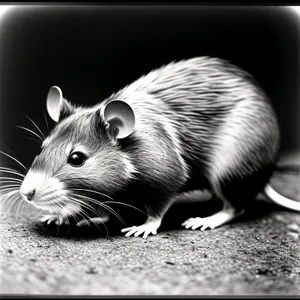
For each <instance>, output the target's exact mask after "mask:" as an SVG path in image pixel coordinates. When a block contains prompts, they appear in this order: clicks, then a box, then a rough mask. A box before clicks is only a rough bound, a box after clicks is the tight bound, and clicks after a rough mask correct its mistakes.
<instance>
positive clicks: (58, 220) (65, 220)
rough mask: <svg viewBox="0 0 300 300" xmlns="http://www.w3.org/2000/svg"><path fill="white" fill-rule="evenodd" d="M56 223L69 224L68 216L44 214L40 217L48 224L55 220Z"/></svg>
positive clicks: (41, 220)
mask: <svg viewBox="0 0 300 300" xmlns="http://www.w3.org/2000/svg"><path fill="white" fill-rule="evenodd" d="M54 221H55V224H56V225H62V224H69V220H68V218H64V217H62V216H60V215H50V214H49V215H44V216H43V217H41V218H40V222H47V225H49V224H50V223H52V222H54Z"/></svg>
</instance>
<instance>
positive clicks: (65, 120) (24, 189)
mask: <svg viewBox="0 0 300 300" xmlns="http://www.w3.org/2000/svg"><path fill="white" fill-rule="evenodd" d="M47 111H48V114H49V115H50V117H51V118H52V119H53V120H54V121H55V122H56V125H55V127H54V128H53V130H52V132H51V133H50V135H49V136H48V137H47V138H46V139H45V140H44V142H43V144H42V146H41V150H40V153H39V154H38V155H37V156H36V157H35V159H34V161H33V163H32V166H31V168H30V169H29V171H28V173H27V174H26V177H25V179H24V181H23V183H22V186H21V189H20V193H21V195H22V197H23V198H24V199H25V200H26V201H28V202H30V203H32V204H33V205H35V206H36V207H38V208H41V209H44V210H49V211H53V212H55V213H57V214H61V215H65V216H67V215H71V214H76V213H79V212H80V211H81V210H82V209H83V208H85V210H87V211H88V210H89V209H91V208H93V207H94V208H95V206H97V205H95V204H96V202H95V201H99V200H101V199H103V200H105V198H106V197H107V196H108V195H110V194H113V193H114V191H117V190H119V189H120V188H122V187H123V186H124V185H125V184H126V182H127V180H129V179H131V178H132V177H133V174H134V172H135V169H134V167H133V165H132V162H131V161H130V158H129V156H128V154H126V153H125V152H124V151H122V150H121V148H120V147H119V141H120V139H123V138H126V137H127V136H128V135H130V134H131V133H132V131H133V129H134V124H135V118H134V113H133V110H132V109H131V107H130V106H129V105H128V104H127V103H125V102H124V101H120V100H114V101H111V102H109V103H108V104H106V105H102V106H99V107H94V108H91V109H85V108H82V107H74V106H73V105H71V104H70V103H69V102H68V101H67V100H66V99H64V98H63V96H62V92H61V90H60V89H59V88H58V87H56V86H54V87H52V88H51V89H50V91H49V93H48V98H47ZM99 198H100V199H99ZM106 200H108V199H106Z"/></svg>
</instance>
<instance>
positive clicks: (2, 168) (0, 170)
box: [0, 167, 25, 178]
mask: <svg viewBox="0 0 300 300" xmlns="http://www.w3.org/2000/svg"><path fill="white" fill-rule="evenodd" d="M1 172H2V173H10V174H14V175H18V176H20V177H22V178H24V177H25V175H23V174H21V173H20V172H18V171H17V170H14V169H11V168H5V167H0V173H1Z"/></svg>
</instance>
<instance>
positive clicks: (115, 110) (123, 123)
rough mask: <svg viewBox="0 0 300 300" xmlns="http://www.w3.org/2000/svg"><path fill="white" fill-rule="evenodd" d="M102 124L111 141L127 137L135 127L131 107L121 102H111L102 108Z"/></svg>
mask: <svg viewBox="0 0 300 300" xmlns="http://www.w3.org/2000/svg"><path fill="white" fill-rule="evenodd" d="M103 115H104V122H105V124H106V129H107V131H108V134H109V135H110V137H111V138H112V139H123V138H126V137H127V136H129V135H130V134H131V133H132V132H133V130H134V125H135V116H134V112H133V110H132V108H131V106H130V105H129V104H128V103H126V102H124V101H122V100H113V101H111V102H109V103H108V104H107V105H106V106H105V108H104V113H103Z"/></svg>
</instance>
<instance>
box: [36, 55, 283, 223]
mask: <svg viewBox="0 0 300 300" xmlns="http://www.w3.org/2000/svg"><path fill="white" fill-rule="evenodd" d="M115 99H120V100H123V101H125V102H127V103H128V104H129V105H130V106H131V107H132V109H133V111H134V113H135V117H136V125H135V130H134V132H133V133H132V134H131V135H130V136H129V137H127V138H125V139H124V140H120V141H118V142H117V143H112V141H111V139H110V137H109V135H108V133H107V131H106V128H105V122H104V120H103V108H104V107H105V105H106V104H107V103H108V102H109V101H112V100H115ZM65 107H67V109H64V110H63V114H62V116H61V119H60V121H59V123H58V124H57V126H56V127H55V128H54V130H53V131H52V132H51V134H50V136H49V137H48V138H47V139H46V140H45V142H44V144H43V150H42V152H41V154H40V155H39V156H38V157H37V158H36V160H35V161H34V163H33V166H32V169H33V170H36V171H40V170H43V171H44V172H48V173H49V176H50V177H51V176H52V177H55V178H58V179H59V180H61V181H62V182H64V184H65V188H68V189H72V187H78V186H81V187H84V188H88V189H92V190H95V191H99V192H104V193H105V194H108V195H112V196H114V197H118V194H120V192H122V193H123V192H126V193H127V194H128V193H129V194H130V191H134V192H135V193H139V197H140V200H139V201H140V202H142V203H143V205H144V206H145V207H146V210H147V213H148V214H149V215H150V216H160V217H162V216H163V215H164V213H165V212H166V210H167V209H168V207H169V206H170V205H171V204H172V201H173V200H172V199H174V197H175V196H178V194H179V193H181V192H185V191H187V190H190V189H203V188H206V189H208V190H210V191H211V192H212V193H213V194H214V195H215V196H217V197H219V198H221V199H222V200H224V201H229V202H230V203H231V204H232V205H233V206H234V207H236V208H239V209H241V208H243V207H244V206H245V205H246V203H247V201H246V200H247V199H249V200H250V199H252V198H254V197H255V196H256V194H258V193H259V192H260V191H261V190H262V188H263V186H264V185H265V184H266V183H267V181H268V179H269V177H270V174H271V172H272V167H273V164H274V163H275V159H276V155H277V152H278V145H279V129H278V124H277V120H276V116H275V113H274V111H273V108H272V105H271V103H270V101H269V100H268V97H267V96H266V94H265V93H264V92H263V91H262V90H261V89H260V87H259V86H258V84H257V83H256V82H255V81H254V79H253V78H252V77H251V76H250V75H249V74H248V73H247V72H245V71H243V70H241V69H239V68H237V67H235V66H233V65H232V64H230V63H229V62H227V61H224V60H221V59H217V58H211V57H198V58H193V59H189V60H183V61H179V62H172V63H170V64H168V65H166V66H163V67H161V68H159V69H157V70H154V71H152V72H150V73H149V74H147V75H145V76H143V77H141V78H140V79H138V80H137V81H135V82H133V83H132V84H130V85H128V86H126V87H125V88H123V89H122V90H120V91H119V92H117V93H114V94H113V95H111V96H110V97H109V98H108V99H106V100H105V101H103V102H102V103H100V104H97V105H96V106H94V107H92V108H81V107H75V106H71V105H70V103H68V104H67V105H66V106H65ZM68 145H71V146H68ZM67 146H68V147H69V148H70V149H76V147H77V146H84V147H85V148H86V149H87V150H86V152H87V153H86V154H87V157H88V159H87V161H86V163H85V165H83V166H82V167H80V168H74V167H72V166H70V165H68V164H67V159H68V155H67V153H66V147H67ZM122 197H123V201H125V200H124V194H122ZM122 197H120V199H122ZM126 199H129V200H127V201H129V202H130V201H131V196H128V197H127V198H126Z"/></svg>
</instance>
